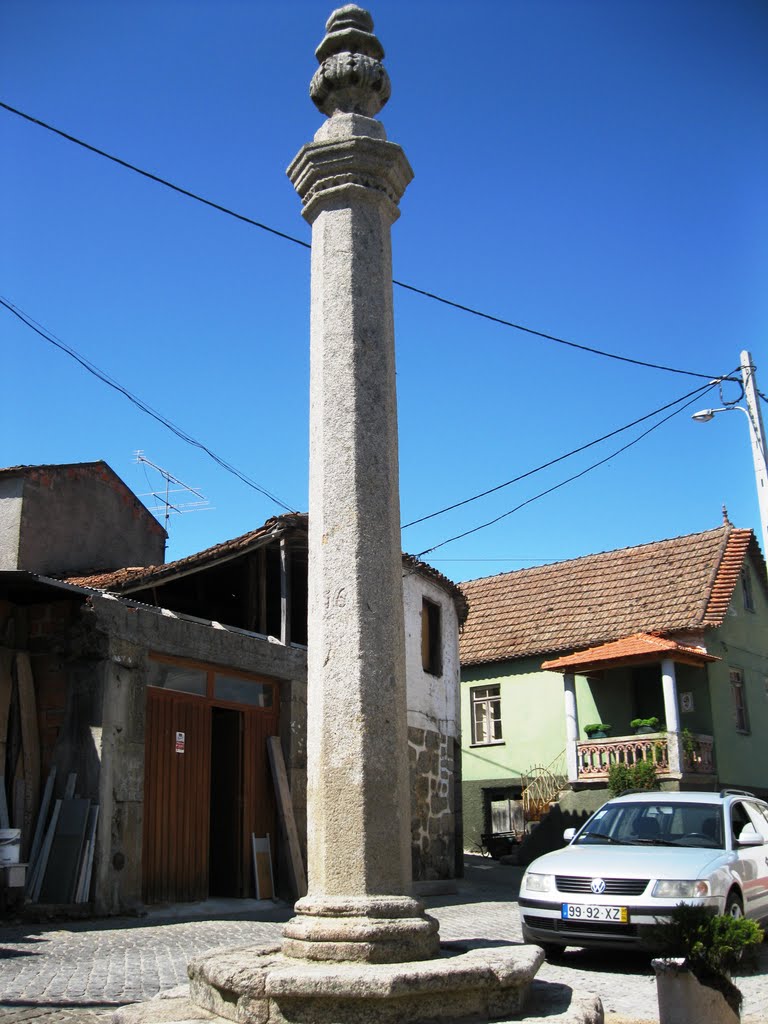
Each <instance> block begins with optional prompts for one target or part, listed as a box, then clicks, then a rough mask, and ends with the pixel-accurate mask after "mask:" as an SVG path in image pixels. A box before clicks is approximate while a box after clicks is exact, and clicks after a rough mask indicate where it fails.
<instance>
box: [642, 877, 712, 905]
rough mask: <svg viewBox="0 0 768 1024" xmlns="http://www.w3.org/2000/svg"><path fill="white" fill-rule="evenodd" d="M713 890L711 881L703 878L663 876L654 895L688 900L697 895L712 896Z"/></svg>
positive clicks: (654, 889)
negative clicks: (710, 884)
mask: <svg viewBox="0 0 768 1024" xmlns="http://www.w3.org/2000/svg"><path fill="white" fill-rule="evenodd" d="M711 892H712V890H711V889H710V886H709V882H707V881H705V880H704V879H703V878H693V879H685V880H683V879H673V878H662V879H659V881H658V882H657V883H656V885H654V887H653V892H652V893H651V895H652V896H661V897H664V898H665V899H675V900H686V899H693V898H694V897H697V896H710V895H711Z"/></svg>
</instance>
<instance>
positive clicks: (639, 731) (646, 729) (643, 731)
mask: <svg viewBox="0 0 768 1024" xmlns="http://www.w3.org/2000/svg"><path fill="white" fill-rule="evenodd" d="M658 731H659V730H658V729H653V728H651V726H650V725H638V727H637V728H636V729H635V736H646V735H647V734H648V733H650V732H658Z"/></svg>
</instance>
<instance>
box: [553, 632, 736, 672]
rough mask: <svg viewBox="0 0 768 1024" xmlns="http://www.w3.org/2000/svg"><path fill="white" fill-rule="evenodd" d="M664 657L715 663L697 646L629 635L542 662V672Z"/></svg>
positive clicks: (643, 635)
mask: <svg viewBox="0 0 768 1024" xmlns="http://www.w3.org/2000/svg"><path fill="white" fill-rule="evenodd" d="M664 655H666V656H667V657H668V658H671V659H672V660H673V661H684V662H687V663H689V664H690V663H691V662H693V663H695V664H699V665H700V664H701V663H702V662H704V661H718V660H719V659H718V658H716V657H714V656H713V655H712V654H707V652H706V651H704V650H702V649H701V648H700V647H691V646H689V645H687V644H679V643H676V642H675V641H674V640H670V639H669V638H666V637H661V636H653V635H652V634H651V633H633V634H632V636H626V637H623V638H622V639H621V640H614V641H612V642H611V643H608V644H600V646H599V647H590V648H588V649H587V650H586V651H578V652H577V653H576V654H567V655H566V656H565V657H564V658H555V659H554V660H553V661H545V662H544V663H543V664H542V666H541V667H542V668H543V669H551V670H553V671H557V672H563V671H565V670H567V669H570V670H571V671H576V670H577V669H587V668H606V667H607V666H608V664H609V663H610V664H614V663H617V662H630V661H640V660H644V659H646V658H648V657H652V658H654V659H655V660H658V659H659V657H663V656H664Z"/></svg>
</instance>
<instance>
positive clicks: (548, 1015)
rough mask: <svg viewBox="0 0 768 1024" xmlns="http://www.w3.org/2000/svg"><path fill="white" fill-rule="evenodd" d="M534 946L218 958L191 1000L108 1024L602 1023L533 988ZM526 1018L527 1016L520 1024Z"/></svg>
mask: <svg viewBox="0 0 768 1024" xmlns="http://www.w3.org/2000/svg"><path fill="white" fill-rule="evenodd" d="M542 960H543V953H542V951H541V950H540V949H539V948H538V946H505V947H500V948H494V949H475V950H471V951H469V952H456V951H452V950H447V949H443V951H442V954H441V955H440V956H439V957H438V958H437V959H435V960H430V961H424V962H421V963H409V964H338V963H331V964H329V963H317V962H308V961H300V960H295V959H293V958H291V957H286V956H284V955H283V954H282V952H281V950H280V947H279V946H256V947H245V948H238V949H228V950H220V951H217V952H214V953H210V954H207V955H205V956H202V957H198V958H197V959H196V960H193V961H192V962H191V963H190V965H189V968H188V970H189V976H190V994H189V997H188V998H187V997H178V998H172V999H167V998H166V999H153V1000H150V1001H149V1002H147V1003H138V1004H136V1005H135V1006H127V1007H124V1008H123V1009H122V1010H118V1011H117V1013H116V1014H115V1015H114V1017H113V1021H114V1024H161V1022H166V1024H182V1022H186V1024H201V1022H206V1021H207V1022H211V1024H224V1022H225V1021H235V1022H237V1024H267V1022H269V1024H418V1022H424V1021H428V1022H430V1024H434V1022H436V1021H446V1022H450V1021H460V1020H467V1019H470V1020H474V1021H488V1020H493V1021H505V1020H515V1021H527V1020H530V1021H533V1020H536V1021H538V1022H542V1021H547V1022H548V1024H602V1022H603V1008H602V1004H601V1002H600V1000H599V999H598V998H597V997H596V996H591V995H585V994H583V993H574V992H572V991H571V990H569V989H567V988H566V987H565V986H562V985H547V984H544V983H542V982H534V980H533V979H534V975H535V974H536V971H537V970H538V968H539V966H540V964H541V962H542ZM526 1013H530V1016H526V1015H525V1014H526Z"/></svg>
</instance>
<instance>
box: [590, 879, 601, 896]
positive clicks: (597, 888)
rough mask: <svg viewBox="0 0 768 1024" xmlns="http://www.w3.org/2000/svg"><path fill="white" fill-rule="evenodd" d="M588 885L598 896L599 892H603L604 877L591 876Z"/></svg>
mask: <svg viewBox="0 0 768 1024" xmlns="http://www.w3.org/2000/svg"><path fill="white" fill-rule="evenodd" d="M589 887H590V889H591V890H592V892H594V893H595V894H597V895H598V896H599V895H600V893H602V892H605V879H604V878H593V879H592V881H591V882H590V883H589Z"/></svg>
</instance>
